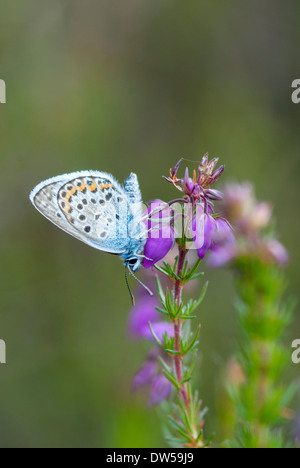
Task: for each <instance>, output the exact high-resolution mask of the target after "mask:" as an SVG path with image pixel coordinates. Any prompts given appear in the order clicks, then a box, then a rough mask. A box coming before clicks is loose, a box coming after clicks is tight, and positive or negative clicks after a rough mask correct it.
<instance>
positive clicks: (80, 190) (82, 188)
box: [77, 184, 86, 192]
mask: <svg viewBox="0 0 300 468" xmlns="http://www.w3.org/2000/svg"><path fill="white" fill-rule="evenodd" d="M85 188H86V185H85V184H81V185H80V187H77V190H79V192H83V191H84V189H85Z"/></svg>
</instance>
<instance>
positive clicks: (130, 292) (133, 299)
mask: <svg viewBox="0 0 300 468" xmlns="http://www.w3.org/2000/svg"><path fill="white" fill-rule="evenodd" d="M127 268H128V267H127V265H126V266H125V282H126V285H127V288H128V291H129V294H130V297H131V301H132V305H133V306H135V298H134V295H133V294H132V291H131V289H130V286H129V283H128V277H127ZM128 269H129V268H128ZM129 271H130V270H129ZM130 273H131V272H130ZM131 274H132V273H131Z"/></svg>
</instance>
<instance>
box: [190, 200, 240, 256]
mask: <svg viewBox="0 0 300 468" xmlns="http://www.w3.org/2000/svg"><path fill="white" fill-rule="evenodd" d="M209 212H211V210H209ZM193 232H194V247H195V248H196V249H197V254H198V257H199V258H200V260H202V259H203V258H204V257H205V255H206V253H207V251H208V250H213V251H220V249H221V247H222V248H224V249H227V250H228V252H229V250H232V248H233V247H234V245H235V238H234V235H233V233H232V230H231V227H230V225H229V223H228V222H227V221H226V220H225V219H224V218H219V217H216V218H214V217H213V216H212V215H211V214H209V213H203V209H202V207H201V206H198V207H197V210H196V216H195V217H194V220H193ZM224 254H225V251H224V252H223V256H224Z"/></svg>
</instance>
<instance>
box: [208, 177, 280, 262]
mask: <svg viewBox="0 0 300 468" xmlns="http://www.w3.org/2000/svg"><path fill="white" fill-rule="evenodd" d="M222 205H223V206H222V212H223V213H224V216H226V218H228V219H229V220H230V222H231V223H232V224H233V226H234V228H235V231H236V236H237V240H238V242H237V245H236V248H234V246H233V242H231V241H230V237H228V241H229V242H227V244H226V246H225V244H224V242H222V241H221V242H219V243H216V248H212V249H211V250H213V252H212V254H211V255H210V256H209V258H208V263H209V265H210V266H212V267H219V266H223V265H224V264H226V263H228V262H230V261H232V260H234V259H235V258H238V257H240V256H245V255H246V256H252V257H258V258H259V259H260V260H261V261H262V262H265V263H277V264H278V265H285V264H286V263H287V262H288V259H289V256H288V252H287V250H286V249H285V247H284V246H283V245H282V244H281V243H280V242H279V241H278V240H277V239H275V238H273V239H272V238H271V239H270V237H269V235H268V234H265V232H264V228H266V227H267V226H268V225H270V222H271V220H272V207H271V205H270V204H269V203H267V202H258V201H257V200H256V198H255V193H254V188H253V186H252V184H250V183H249V182H244V183H242V184H229V185H227V187H225V190H224V200H223V202H222ZM224 227H225V225H224ZM228 232H229V231H228ZM225 247H226V248H225Z"/></svg>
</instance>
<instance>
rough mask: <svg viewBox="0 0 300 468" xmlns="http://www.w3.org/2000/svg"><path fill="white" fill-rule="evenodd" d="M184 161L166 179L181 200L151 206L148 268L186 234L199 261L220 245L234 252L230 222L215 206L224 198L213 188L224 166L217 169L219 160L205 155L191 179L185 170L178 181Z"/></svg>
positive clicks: (147, 250)
mask: <svg viewBox="0 0 300 468" xmlns="http://www.w3.org/2000/svg"><path fill="white" fill-rule="evenodd" d="M181 162H182V159H181V160H180V161H179V162H178V163H177V164H176V166H175V167H174V168H173V169H170V176H169V177H168V178H167V177H164V178H165V179H166V180H167V181H168V182H170V183H172V184H173V185H174V186H175V187H176V189H178V190H179V191H180V192H181V193H182V198H181V199H177V200H173V201H172V202H170V203H165V202H163V201H161V200H155V201H152V202H151V203H150V205H149V208H148V213H147V214H148V219H147V230H148V232H149V236H148V239H147V242H146V245H145V250H144V255H145V258H144V261H143V265H144V267H145V268H150V267H153V266H154V265H155V264H156V263H157V262H158V261H159V260H161V259H163V258H164V257H165V256H166V255H167V253H168V252H169V251H170V250H171V249H172V247H173V245H174V241H175V239H180V238H182V235H183V234H184V236H185V237H186V238H188V239H190V241H191V242H190V243H189V249H196V250H197V253H198V257H199V259H200V260H202V259H203V258H204V257H205V255H206V253H207V251H208V250H211V251H215V250H217V249H218V247H220V246H223V247H224V246H225V247H226V248H228V249H232V248H233V246H234V244H235V239H234V235H233V233H232V228H231V226H230V224H229V222H228V221H227V220H226V218H224V217H221V216H218V215H217V214H216V213H215V211H214V204H213V202H214V201H220V200H223V198H224V196H223V194H222V192H220V191H219V190H215V189H212V188H211V185H213V184H214V183H215V182H216V181H217V180H218V179H219V177H220V176H221V174H222V173H223V171H224V166H220V167H219V168H218V169H215V167H216V165H217V163H218V158H214V159H212V160H211V161H209V160H208V155H207V154H206V155H205V156H204V157H203V158H202V161H201V163H200V165H199V167H198V170H197V171H194V172H193V176H192V177H190V174H189V170H188V168H186V170H185V175H184V177H183V178H182V179H179V178H177V172H178V169H179V167H180V163H181ZM178 218H179V219H180V220H181V221H180V222H179V223H178Z"/></svg>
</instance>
